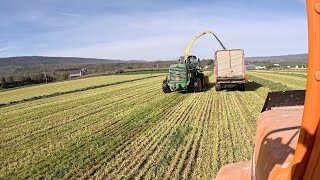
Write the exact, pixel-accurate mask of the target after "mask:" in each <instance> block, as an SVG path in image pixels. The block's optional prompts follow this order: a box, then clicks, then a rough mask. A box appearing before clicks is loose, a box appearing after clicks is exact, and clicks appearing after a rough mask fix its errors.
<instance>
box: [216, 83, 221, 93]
mask: <svg viewBox="0 0 320 180" xmlns="http://www.w3.org/2000/svg"><path fill="white" fill-rule="evenodd" d="M215 88H216V91H221V90H222V87H221V84H220V83H216V84H215Z"/></svg>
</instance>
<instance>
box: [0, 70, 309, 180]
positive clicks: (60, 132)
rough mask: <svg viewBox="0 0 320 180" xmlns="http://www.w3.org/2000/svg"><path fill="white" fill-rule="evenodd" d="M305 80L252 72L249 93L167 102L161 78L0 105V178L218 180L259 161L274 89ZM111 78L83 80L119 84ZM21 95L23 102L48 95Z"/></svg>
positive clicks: (175, 96) (181, 96)
mask: <svg viewBox="0 0 320 180" xmlns="http://www.w3.org/2000/svg"><path fill="white" fill-rule="evenodd" d="M300 73H301V72H297V73H296V74H295V72H290V73H289V74H286V73H274V72H268V71H250V72H249V77H250V79H252V80H253V81H254V82H251V83H249V84H247V85H246V89H247V91H245V92H239V91H222V92H216V91H215V90H214V88H211V89H210V88H209V89H206V90H204V91H203V92H200V93H176V92H175V93H169V94H163V92H162V90H161V83H162V80H163V76H160V77H151V78H147V79H139V78H140V76H142V77H145V76H146V75H140V76H139V75H137V77H139V78H137V77H135V75H132V76H131V75H130V76H123V77H125V78H123V79H117V80H114V81H119V80H121V81H124V83H121V84H114V85H110V86H106V87H99V88H95V89H87V90H84V91H80V92H73V93H69V94H64V95H57V96H55V97H44V98H42V99H37V100H30V101H27V102H22V103H19V104H12V105H8V106H5V107H1V108H0V114H1V116H0V152H1V153H0V162H1V164H0V179H17V178H21V179H22V178H23V179H24V178H31V179H38V178H45V179H60V178H67V179H69V178H71V179H79V178H94V177H95V178H97V179H101V178H105V179H118V178H137V179H140V178H145V179H172V178H174V179H213V178H214V177H215V175H216V173H217V172H218V170H219V168H220V167H221V166H223V165H225V164H228V163H233V162H239V161H246V160H249V159H250V158H251V156H252V151H253V149H252V146H253V142H254V136H255V128H256V120H257V117H258V115H259V113H260V111H261V108H262V106H263V103H264V100H265V98H266V96H267V93H268V91H269V90H287V89H304V87H303V83H305V80H306V79H305V78H303V77H301V74H300ZM105 78H106V79H104V80H101V81H100V80H99V81H97V82H96V83H94V79H91V78H88V79H85V80H86V82H87V83H88V82H91V84H90V86H96V85H101V84H108V83H110V82H111V81H113V80H110V79H108V78H107V77H105ZM132 78H136V79H138V80H135V81H132V82H126V80H131V79H132ZM210 79H211V80H213V79H214V77H213V76H211V78H210ZM73 82H76V81H68V83H70V84H69V88H70V87H73V86H76V88H84V87H90V86H89V85H87V83H84V84H85V85H84V86H81V85H79V84H78V83H75V84H74V85H73V84H72V83H73ZM55 85H56V86H57V87H55ZM59 86H60V84H59V83H53V84H50V88H47V91H49V92H50V93H51V92H52V91H53V90H54V89H55V88H58V87H59ZM35 87H38V86H35ZM39 87H41V86H39ZM28 88H32V87H28ZM23 89H24V88H21V89H17V90H21V92H20V94H19V97H17V98H25V97H29V98H32V96H38V95H39V93H42V89H41V88H40V89H41V90H39V91H41V92H38V91H35V92H33V91H31V90H29V89H27V88H25V89H27V90H26V91H23ZM44 89H46V88H44ZM67 90H72V88H70V89H67ZM9 92H10V91H8V93H9ZM1 93H2V92H1ZM0 97H1V98H2V97H5V96H1V95H0ZM1 98H0V99H1ZM6 101H10V99H9V100H6Z"/></svg>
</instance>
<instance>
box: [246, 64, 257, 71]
mask: <svg viewBox="0 0 320 180" xmlns="http://www.w3.org/2000/svg"><path fill="white" fill-rule="evenodd" d="M246 69H247V70H254V69H256V66H255V65H253V64H248V65H246Z"/></svg>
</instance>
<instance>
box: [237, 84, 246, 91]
mask: <svg viewBox="0 0 320 180" xmlns="http://www.w3.org/2000/svg"><path fill="white" fill-rule="evenodd" d="M245 89H246V86H245V84H244V83H243V84H238V90H239V91H245Z"/></svg>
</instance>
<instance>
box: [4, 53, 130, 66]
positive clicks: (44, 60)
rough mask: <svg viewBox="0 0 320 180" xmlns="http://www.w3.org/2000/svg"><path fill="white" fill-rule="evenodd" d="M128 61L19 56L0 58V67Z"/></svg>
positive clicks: (119, 61)
mask: <svg viewBox="0 0 320 180" xmlns="http://www.w3.org/2000/svg"><path fill="white" fill-rule="evenodd" d="M126 62H128V61H121V60H109V59H95V58H78V57H46V56H21V57H7V58H0V66H2V67H3V66H33V65H40V64H41V65H50V64H109V63H126Z"/></svg>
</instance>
